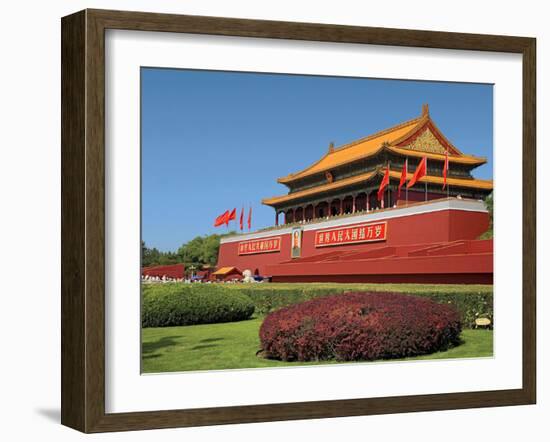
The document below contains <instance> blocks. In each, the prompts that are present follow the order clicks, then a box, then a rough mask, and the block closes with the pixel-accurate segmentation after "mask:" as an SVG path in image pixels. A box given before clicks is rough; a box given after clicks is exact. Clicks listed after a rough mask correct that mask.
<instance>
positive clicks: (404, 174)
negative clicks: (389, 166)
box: [397, 158, 409, 199]
mask: <svg viewBox="0 0 550 442" xmlns="http://www.w3.org/2000/svg"><path fill="white" fill-rule="evenodd" d="M408 162H409V160H408V158H405V163H404V164H403V170H402V171H401V179H400V180H399V187H398V188H397V198H398V199H399V195H401V187H403V184H405V183H406V182H407V167H408V165H407V163H408Z"/></svg>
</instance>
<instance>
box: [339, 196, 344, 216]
mask: <svg viewBox="0 0 550 442" xmlns="http://www.w3.org/2000/svg"><path fill="white" fill-rule="evenodd" d="M343 212H344V200H343V199H342V198H340V213H339V215H342V213H343Z"/></svg>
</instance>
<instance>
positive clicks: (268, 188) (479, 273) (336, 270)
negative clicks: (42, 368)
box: [62, 10, 536, 432]
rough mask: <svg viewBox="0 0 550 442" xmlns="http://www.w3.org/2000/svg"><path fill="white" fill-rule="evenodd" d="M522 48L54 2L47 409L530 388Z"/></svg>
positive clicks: (335, 403) (98, 415) (427, 404)
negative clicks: (56, 57) (51, 387)
mask: <svg viewBox="0 0 550 442" xmlns="http://www.w3.org/2000/svg"><path fill="white" fill-rule="evenodd" d="M535 48H536V46H535V39H532V38H526V37H510V36H494V35H472V34H457V33H446V32H432V31H415V30H401V29H383V28H368V27H350V26H340V25H326V24H312V23H289V22H274V21H260V20H242V19H234V18H217V17H198V16H183V15H168V14H153V13H139V12H122V11H104V10H85V11H81V12H78V13H75V14H73V15H70V16H67V17H64V18H63V19H62V423H63V424H64V425H67V426H70V427H73V428H76V429H78V430H80V431H83V432H102V431H122V430H139V429H149V428H168V427H183V426H196V425H215V424H227V423H240V422H261V421H277V420H289V419H309V418H323V417H337V416H352V415H368V414H381V413H400V412H411V411H429V410H444V409H458V408H472V407H488V406H504V405H525V404H533V403H535V398H536V351H535V348H536V346H535V343H536V342H535V329H536V323H535V280H536V275H535V264H536V262H535V256H536V248H535V245H536V238H535V225H536V220H535V213H536V210H535V209H536V208H535V200H536V193H535V183H536V176H535V170H536V158H535V144H536V139H535V115H536V113H535V109H536V106H535V72H536V70H535V52H536V49H535ZM412 380H414V381H412Z"/></svg>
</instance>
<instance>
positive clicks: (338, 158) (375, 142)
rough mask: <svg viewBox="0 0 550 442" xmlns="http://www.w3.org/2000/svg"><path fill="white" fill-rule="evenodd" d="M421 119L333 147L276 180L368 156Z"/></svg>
mask: <svg viewBox="0 0 550 442" xmlns="http://www.w3.org/2000/svg"><path fill="white" fill-rule="evenodd" d="M421 119H422V118H415V119H414V120H410V121H406V122H405V123H401V124H399V125H397V126H394V127H391V128H389V129H386V130H383V131H381V132H377V133H375V134H372V135H369V136H368V137H365V138H361V139H359V140H357V141H354V142H352V143H349V144H345V145H343V146H341V147H338V148H335V149H334V151H332V152H328V153H326V154H325V155H324V156H323V157H322V158H321V159H320V160H319V161H317V162H316V163H314V164H313V165H311V166H309V167H307V168H305V169H304V170H302V171H301V172H297V173H293V174H290V175H288V176H286V177H283V178H279V179H278V180H277V181H279V182H280V183H287V182H289V181H293V180H295V179H298V178H301V177H303V176H307V175H311V174H314V173H317V172H322V171H325V170H329V169H331V168H333V167H335V166H339V165H341V164H346V163H349V162H351V161H355V160H358V159H361V158H363V157H367V156H370V155H372V154H374V153H376V152H378V151H379V150H381V149H382V144H383V143H384V142H386V143H391V142H392V141H395V140H397V139H400V138H402V137H403V136H404V135H406V134H407V133H408V132H410V131H411V130H412V129H413V128H415V127H416V126H417V124H418V122H419V121H420V120H421Z"/></svg>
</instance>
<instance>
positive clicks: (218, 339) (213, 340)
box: [199, 338, 224, 342]
mask: <svg viewBox="0 0 550 442" xmlns="http://www.w3.org/2000/svg"><path fill="white" fill-rule="evenodd" d="M223 339H224V338H206V339H201V340H200V341H199V342H218V341H223Z"/></svg>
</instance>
